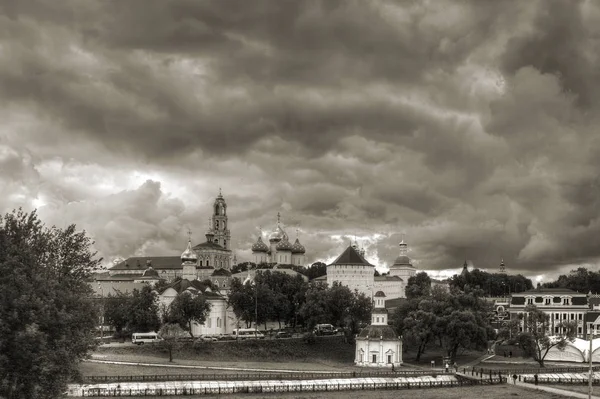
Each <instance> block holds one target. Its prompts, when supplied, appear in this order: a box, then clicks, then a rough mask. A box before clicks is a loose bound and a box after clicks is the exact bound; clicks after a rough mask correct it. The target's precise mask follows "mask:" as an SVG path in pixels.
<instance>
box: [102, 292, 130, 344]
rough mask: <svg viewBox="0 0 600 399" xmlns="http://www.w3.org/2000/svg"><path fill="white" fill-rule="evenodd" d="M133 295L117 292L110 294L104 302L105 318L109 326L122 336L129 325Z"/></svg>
mask: <svg viewBox="0 0 600 399" xmlns="http://www.w3.org/2000/svg"><path fill="white" fill-rule="evenodd" d="M130 301H131V295H127V294H124V293H122V292H117V293H116V294H115V295H113V294H110V293H109V294H108V296H107V297H106V298H105V301H104V317H105V318H106V321H107V322H108V324H109V325H111V326H113V327H114V329H115V331H116V334H117V335H121V333H122V331H123V329H124V328H125V327H126V326H127V324H129V308H130Z"/></svg>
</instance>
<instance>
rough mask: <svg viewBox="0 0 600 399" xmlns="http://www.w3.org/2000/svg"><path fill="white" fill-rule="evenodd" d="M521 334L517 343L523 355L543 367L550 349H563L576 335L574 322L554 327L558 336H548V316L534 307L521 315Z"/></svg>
mask: <svg viewBox="0 0 600 399" xmlns="http://www.w3.org/2000/svg"><path fill="white" fill-rule="evenodd" d="M522 320H523V327H524V328H523V333H521V334H519V336H518V338H517V339H518V341H519V344H520V345H521V349H522V350H523V353H524V354H525V355H527V356H530V357H531V358H533V360H535V361H536V362H538V363H539V365H540V367H544V359H545V358H546V355H547V354H548V352H549V351H550V349H552V348H554V347H557V348H558V349H564V348H565V347H566V346H567V344H568V343H569V342H573V341H574V340H575V337H576V335H577V324H576V323H575V322H562V323H560V324H558V325H557V326H555V327H558V328H559V331H560V333H559V335H550V331H551V328H552V326H551V323H550V315H549V314H547V313H545V312H544V311H543V310H540V309H538V308H537V307H536V306H535V305H529V306H527V307H526V308H525V313H524V315H523V319H522Z"/></svg>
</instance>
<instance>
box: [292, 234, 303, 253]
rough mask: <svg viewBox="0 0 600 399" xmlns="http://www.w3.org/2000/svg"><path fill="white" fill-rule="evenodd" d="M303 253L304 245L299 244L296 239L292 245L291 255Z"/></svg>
mask: <svg viewBox="0 0 600 399" xmlns="http://www.w3.org/2000/svg"><path fill="white" fill-rule="evenodd" d="M305 252H306V248H304V245H302V244H300V240H298V239H297V238H296V241H295V242H294V245H292V253H293V254H303V253H305Z"/></svg>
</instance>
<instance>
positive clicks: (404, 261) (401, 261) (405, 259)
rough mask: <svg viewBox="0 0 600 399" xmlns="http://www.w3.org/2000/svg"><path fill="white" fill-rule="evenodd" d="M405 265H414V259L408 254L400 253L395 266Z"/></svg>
mask: <svg viewBox="0 0 600 399" xmlns="http://www.w3.org/2000/svg"><path fill="white" fill-rule="evenodd" d="M404 265H410V266H412V261H411V260H410V258H409V257H408V256H406V255H400V256H398V257H397V258H396V260H395V261H394V265H393V266H404Z"/></svg>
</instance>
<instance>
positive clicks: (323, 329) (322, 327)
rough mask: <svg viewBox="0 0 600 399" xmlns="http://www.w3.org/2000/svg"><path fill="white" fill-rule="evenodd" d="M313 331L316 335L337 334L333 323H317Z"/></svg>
mask: <svg viewBox="0 0 600 399" xmlns="http://www.w3.org/2000/svg"><path fill="white" fill-rule="evenodd" d="M313 333H315V335H335V334H336V333H337V331H336V329H335V328H334V327H333V325H331V324H317V325H316V326H315V329H314V330H313Z"/></svg>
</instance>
